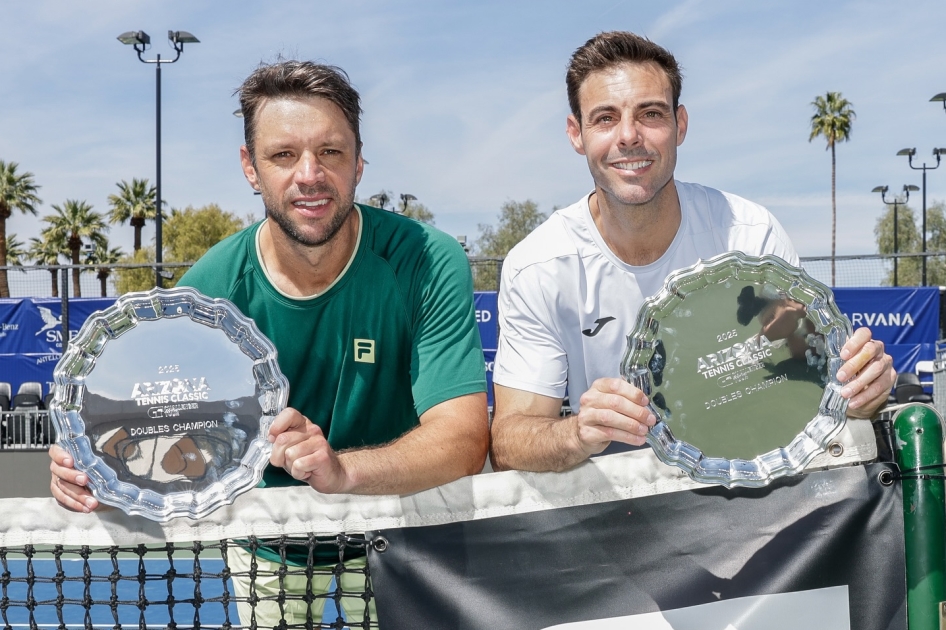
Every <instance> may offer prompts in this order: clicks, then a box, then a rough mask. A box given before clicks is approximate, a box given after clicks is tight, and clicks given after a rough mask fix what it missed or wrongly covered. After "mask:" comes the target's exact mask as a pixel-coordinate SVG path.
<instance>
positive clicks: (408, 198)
mask: <svg viewBox="0 0 946 630" xmlns="http://www.w3.org/2000/svg"><path fill="white" fill-rule="evenodd" d="M412 201H417V197H415V196H414V195H412V194H410V193H401V214H404V213H405V212H407V206H408V205H409V204H410V203H411V202H412Z"/></svg>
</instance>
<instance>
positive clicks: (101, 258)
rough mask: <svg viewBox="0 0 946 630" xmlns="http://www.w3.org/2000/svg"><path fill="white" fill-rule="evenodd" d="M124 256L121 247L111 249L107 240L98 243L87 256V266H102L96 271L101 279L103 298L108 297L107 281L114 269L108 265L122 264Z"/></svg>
mask: <svg viewBox="0 0 946 630" xmlns="http://www.w3.org/2000/svg"><path fill="white" fill-rule="evenodd" d="M124 256H125V253H124V252H123V251H122V249H121V247H112V248H111V249H109V247H108V241H105V240H102V241H99V242H97V243H96V244H95V249H93V250H92V251H91V252H90V253H89V255H88V256H86V258H85V263H86V264H87V265H102V266H101V267H98V268H96V270H95V271H96V276H97V277H98V279H99V283H100V284H99V286H100V287H101V289H102V297H107V296H108V288H107V286H106V281H107V280H108V276H109V274H110V273H112V268H111V267H110V266H108V265H114V264H115V263H118V262H121V260H122V258H124Z"/></svg>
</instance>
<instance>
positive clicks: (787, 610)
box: [369, 464, 906, 630]
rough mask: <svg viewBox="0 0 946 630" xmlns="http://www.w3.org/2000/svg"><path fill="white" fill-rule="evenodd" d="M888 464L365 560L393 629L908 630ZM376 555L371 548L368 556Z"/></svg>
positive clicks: (587, 515) (651, 500)
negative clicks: (885, 477) (882, 477)
mask: <svg viewBox="0 0 946 630" xmlns="http://www.w3.org/2000/svg"><path fill="white" fill-rule="evenodd" d="M886 468H887V466H886V465H884V464H872V465H868V466H856V467H849V468H837V469H834V470H829V471H824V472H818V473H812V474H808V475H800V476H796V477H789V478H783V479H780V480H777V481H775V482H774V483H773V484H771V485H770V486H768V487H766V488H752V489H749V488H741V489H730V490H727V489H725V488H722V487H716V486H710V487H706V488H700V489H696V490H687V491H679V492H672V493H667V494H656V495H652V496H646V497H641V498H636V499H629V500H622V501H611V502H607V503H598V504H593V505H584V506H578V507H566V508H558V509H550V510H543V511H537V512H530V513H525V514H515V515H511V516H501V517H496V518H484V519H481V520H472V521H463V522H456V523H450V524H445V525H435V526H427V527H409V528H400V529H385V530H379V531H375V532H371V533H370V534H369V536H371V537H377V536H383V537H384V538H385V539H386V540H387V545H386V548H385V550H384V551H383V552H379V551H375V550H373V549H372V550H371V551H370V552H369V566H370V568H371V575H372V581H373V590H374V592H375V594H376V597H377V605H378V616H379V621H380V624H381V627H382V628H383V629H384V630H415V629H416V628H438V629H439V628H443V629H451V630H466V629H469V630H482V629H484V628H487V629H491V630H493V629H495V630H499V629H504V628H510V629H513V628H515V629H516V630H527V629H535V630H544V629H547V628H553V627H559V626H560V627H561V630H566V629H567V630H578V629H582V630H584V629H587V630H616V629H618V628H634V629H635V630H645V629H646V630H658V629H659V630H665V629H666V630H670V629H672V630H705V629H709V630H763V629H764V630H783V629H784V630H789V629H791V630H797V629H799V628H801V629H803V630H851V629H854V630H874V629H876V630H888V629H889V630H906V587H905V568H904V557H903V553H904V552H903V549H904V545H903V516H902V498H901V491H900V487H899V485H898V484H894V485H893V486H889V487H888V486H883V485H882V484H881V483H880V482H879V481H878V475H879V474H880V472H881V471H882V470H885V469H886ZM369 548H370V547H369Z"/></svg>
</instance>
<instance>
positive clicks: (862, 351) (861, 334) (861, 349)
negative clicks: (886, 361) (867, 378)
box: [838, 328, 884, 383]
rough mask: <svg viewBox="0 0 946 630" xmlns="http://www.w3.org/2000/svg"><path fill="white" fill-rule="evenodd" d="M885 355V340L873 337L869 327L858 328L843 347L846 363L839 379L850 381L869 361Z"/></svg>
mask: <svg viewBox="0 0 946 630" xmlns="http://www.w3.org/2000/svg"><path fill="white" fill-rule="evenodd" d="M883 356H884V342H882V341H879V340H877V339H871V332H870V329H869V328H858V329H857V330H856V331H855V332H854V334H853V335H852V336H851V338H850V339H848V340H847V343H845V344H844V347H843V348H841V359H842V360H843V361H844V365H842V366H841V368H840V369H839V370H838V380H839V381H841V382H842V383H845V382H847V381H849V380H850V379H851V378H853V377H854V376H855V375H856V374H857V373H858V372H860V371H861V370H862V369H863V368H864V366H866V365H867V364H868V363H870V362H871V361H873V360H874V359H879V358H881V357H883Z"/></svg>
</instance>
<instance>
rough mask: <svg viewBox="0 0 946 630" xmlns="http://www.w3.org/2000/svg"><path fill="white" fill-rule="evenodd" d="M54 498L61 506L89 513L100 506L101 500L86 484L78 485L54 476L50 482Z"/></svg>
mask: <svg viewBox="0 0 946 630" xmlns="http://www.w3.org/2000/svg"><path fill="white" fill-rule="evenodd" d="M49 489H50V490H51V491H52V495H53V498H54V499H56V501H58V502H59V504H60V505H61V506H63V507H64V508H66V509H67V510H72V511H73V512H85V513H89V512H91V511H92V510H94V509H95V508H97V507H98V505H99V502H98V500H96V498H95V497H93V496H92V494H91V493H90V492H89V491H88V489H87V488H85V487H84V486H78V485H76V484H73V483H69V482H68V481H65V480H63V479H62V478H61V477H56V476H53V477H52V480H51V481H50V484H49Z"/></svg>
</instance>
